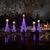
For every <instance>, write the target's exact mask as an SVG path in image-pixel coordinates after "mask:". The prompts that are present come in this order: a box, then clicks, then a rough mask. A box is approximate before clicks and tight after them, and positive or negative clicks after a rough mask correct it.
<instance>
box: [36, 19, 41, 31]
mask: <svg viewBox="0 0 50 50" xmlns="http://www.w3.org/2000/svg"><path fill="white" fill-rule="evenodd" d="M37 30H38V31H39V32H42V30H41V27H40V20H38V26H37Z"/></svg>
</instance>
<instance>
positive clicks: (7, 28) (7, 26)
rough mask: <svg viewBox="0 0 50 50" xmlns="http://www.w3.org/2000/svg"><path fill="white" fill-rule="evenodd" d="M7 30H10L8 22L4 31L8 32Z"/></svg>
mask: <svg viewBox="0 0 50 50" xmlns="http://www.w3.org/2000/svg"><path fill="white" fill-rule="evenodd" d="M9 31H10V29H9V24H8V22H6V26H5V32H9Z"/></svg>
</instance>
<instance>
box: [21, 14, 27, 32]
mask: <svg viewBox="0 0 50 50" xmlns="http://www.w3.org/2000/svg"><path fill="white" fill-rule="evenodd" d="M23 31H25V32H26V31H27V28H26V22H25V15H24V14H23V21H22V25H21V32H23Z"/></svg>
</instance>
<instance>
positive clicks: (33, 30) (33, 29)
mask: <svg viewBox="0 0 50 50" xmlns="http://www.w3.org/2000/svg"><path fill="white" fill-rule="evenodd" d="M35 31H36V27H35V22H34V21H33V28H32V32H35Z"/></svg>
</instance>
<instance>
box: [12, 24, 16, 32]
mask: <svg viewBox="0 0 50 50" xmlns="http://www.w3.org/2000/svg"><path fill="white" fill-rule="evenodd" d="M12 32H16V27H15V24H13V29H12Z"/></svg>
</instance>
